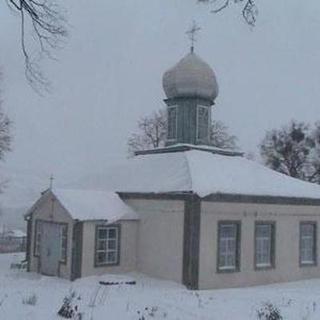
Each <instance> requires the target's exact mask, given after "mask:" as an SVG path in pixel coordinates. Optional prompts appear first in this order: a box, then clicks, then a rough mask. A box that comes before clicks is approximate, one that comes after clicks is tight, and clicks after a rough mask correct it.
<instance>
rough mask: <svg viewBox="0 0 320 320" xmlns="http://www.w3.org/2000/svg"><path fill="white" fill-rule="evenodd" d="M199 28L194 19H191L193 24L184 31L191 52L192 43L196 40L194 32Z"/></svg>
mask: <svg viewBox="0 0 320 320" xmlns="http://www.w3.org/2000/svg"><path fill="white" fill-rule="evenodd" d="M200 30H201V28H200V27H199V26H198V25H197V23H196V22H195V21H193V24H192V26H191V28H190V29H189V30H188V31H187V32H186V34H187V35H188V37H189V39H190V41H191V53H193V51H194V43H195V42H196V34H197V33H198V32H199V31H200Z"/></svg>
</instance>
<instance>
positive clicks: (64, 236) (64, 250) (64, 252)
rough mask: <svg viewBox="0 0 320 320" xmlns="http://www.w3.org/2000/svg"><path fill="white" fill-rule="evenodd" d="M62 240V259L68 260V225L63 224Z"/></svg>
mask: <svg viewBox="0 0 320 320" xmlns="http://www.w3.org/2000/svg"><path fill="white" fill-rule="evenodd" d="M60 241H61V250H60V261H61V262H66V261H67V243H68V225H67V224H63V225H61V228H60Z"/></svg>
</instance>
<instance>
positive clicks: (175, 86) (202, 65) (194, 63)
mask: <svg viewBox="0 0 320 320" xmlns="http://www.w3.org/2000/svg"><path fill="white" fill-rule="evenodd" d="M162 84H163V89H164V92H165V94H166V96H167V98H168V99H171V98H181V97H198V98H203V99H209V100H212V101H214V100H215V98H216V97H217V96H218V91H219V90H218V83H217V80H216V76H215V74H214V72H213V70H212V69H211V67H210V66H209V65H208V64H207V63H206V62H205V61H203V60H202V59H201V58H200V57H198V56H197V55H196V54H195V53H194V52H190V53H189V54H187V55H186V56H185V57H184V58H182V59H181V60H180V61H179V62H178V63H177V64H176V65H175V66H174V67H172V68H171V69H169V70H168V71H166V72H165V73H164V75H163V79H162Z"/></svg>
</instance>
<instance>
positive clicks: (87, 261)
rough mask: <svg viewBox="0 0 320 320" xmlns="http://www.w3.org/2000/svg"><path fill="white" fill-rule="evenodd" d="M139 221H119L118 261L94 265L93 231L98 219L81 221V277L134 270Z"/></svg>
mask: <svg viewBox="0 0 320 320" xmlns="http://www.w3.org/2000/svg"><path fill="white" fill-rule="evenodd" d="M138 223H139V221H135V220H129V221H119V222H116V223H115V224H120V225H121V232H120V235H121V240H120V263H119V265H116V266H95V240H96V239H95V236H96V235H95V232H96V226H97V225H101V222H99V221H85V222H84V223H83V235H82V236H83V238H82V246H83V247H82V268H81V277H87V276H91V275H102V274H104V273H125V272H130V271H135V270H136V256H137V252H136V250H137V231H138Z"/></svg>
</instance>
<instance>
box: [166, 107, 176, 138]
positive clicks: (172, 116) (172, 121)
mask: <svg viewBox="0 0 320 320" xmlns="http://www.w3.org/2000/svg"><path fill="white" fill-rule="evenodd" d="M177 129H178V107H177V106H173V107H169V108H168V140H175V139H177Z"/></svg>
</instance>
